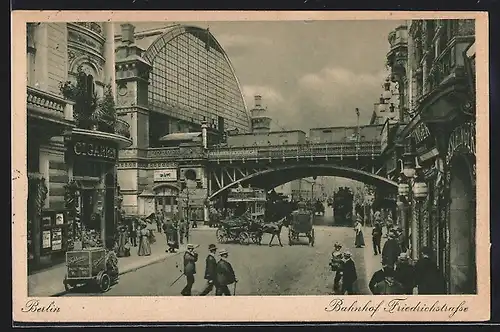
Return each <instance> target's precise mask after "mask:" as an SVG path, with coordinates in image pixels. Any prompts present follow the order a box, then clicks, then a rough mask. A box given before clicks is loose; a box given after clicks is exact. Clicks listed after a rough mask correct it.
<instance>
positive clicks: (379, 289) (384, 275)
mask: <svg viewBox="0 0 500 332" xmlns="http://www.w3.org/2000/svg"><path fill="white" fill-rule="evenodd" d="M368 288H369V289H370V291H371V292H372V294H373V295H389V294H393V295H395V294H403V287H402V286H401V284H400V283H399V282H398V281H397V280H395V277H394V266H393V265H391V264H389V262H388V261H387V259H385V258H382V268H381V269H380V270H378V271H375V273H373V275H372V277H371V279H370V282H369V283H368Z"/></svg>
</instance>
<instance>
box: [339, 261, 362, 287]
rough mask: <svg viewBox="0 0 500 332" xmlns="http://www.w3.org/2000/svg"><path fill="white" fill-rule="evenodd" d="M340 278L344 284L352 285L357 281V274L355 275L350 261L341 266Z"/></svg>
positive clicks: (354, 266) (353, 265)
mask: <svg viewBox="0 0 500 332" xmlns="http://www.w3.org/2000/svg"><path fill="white" fill-rule="evenodd" d="M342 278H343V281H342V282H343V283H344V284H352V283H353V282H355V281H356V280H357V279H358V274H357V273H356V265H355V264H354V261H353V260H352V259H349V260H347V261H346V262H344V264H343V266H342Z"/></svg>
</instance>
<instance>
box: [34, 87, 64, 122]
mask: <svg viewBox="0 0 500 332" xmlns="http://www.w3.org/2000/svg"><path fill="white" fill-rule="evenodd" d="M73 104H74V103H73V102H71V101H68V100H66V99H64V98H63V97H60V96H57V95H54V94H52V93H49V92H45V91H42V90H39V89H36V88H33V87H27V98H26V107H27V111H28V116H30V117H34V118H38V119H41V120H46V121H50V122H54V123H59V124H62V125H66V126H74V119H73Z"/></svg>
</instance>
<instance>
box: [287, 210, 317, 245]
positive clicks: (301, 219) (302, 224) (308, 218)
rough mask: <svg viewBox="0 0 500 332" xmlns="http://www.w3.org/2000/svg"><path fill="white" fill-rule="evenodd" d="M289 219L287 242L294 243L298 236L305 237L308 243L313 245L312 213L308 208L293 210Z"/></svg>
mask: <svg viewBox="0 0 500 332" xmlns="http://www.w3.org/2000/svg"><path fill="white" fill-rule="evenodd" d="M289 219H290V220H289V225H288V244H289V245H294V244H295V243H297V242H298V241H299V240H300V237H307V238H308V240H309V244H310V245H311V246H314V227H313V219H314V218H313V213H312V212H311V211H309V210H299V211H294V212H293V213H292V214H291V215H290V218H289Z"/></svg>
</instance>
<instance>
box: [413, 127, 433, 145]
mask: <svg viewBox="0 0 500 332" xmlns="http://www.w3.org/2000/svg"><path fill="white" fill-rule="evenodd" d="M411 136H412V137H413V138H414V139H415V143H416V144H417V145H418V144H420V143H421V142H423V141H424V140H426V139H427V138H429V137H430V136H431V132H430V131H429V128H427V126H426V125H425V123H423V122H421V123H420V124H419V125H417V126H416V127H415V129H414V130H413V132H412V133H411Z"/></svg>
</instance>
